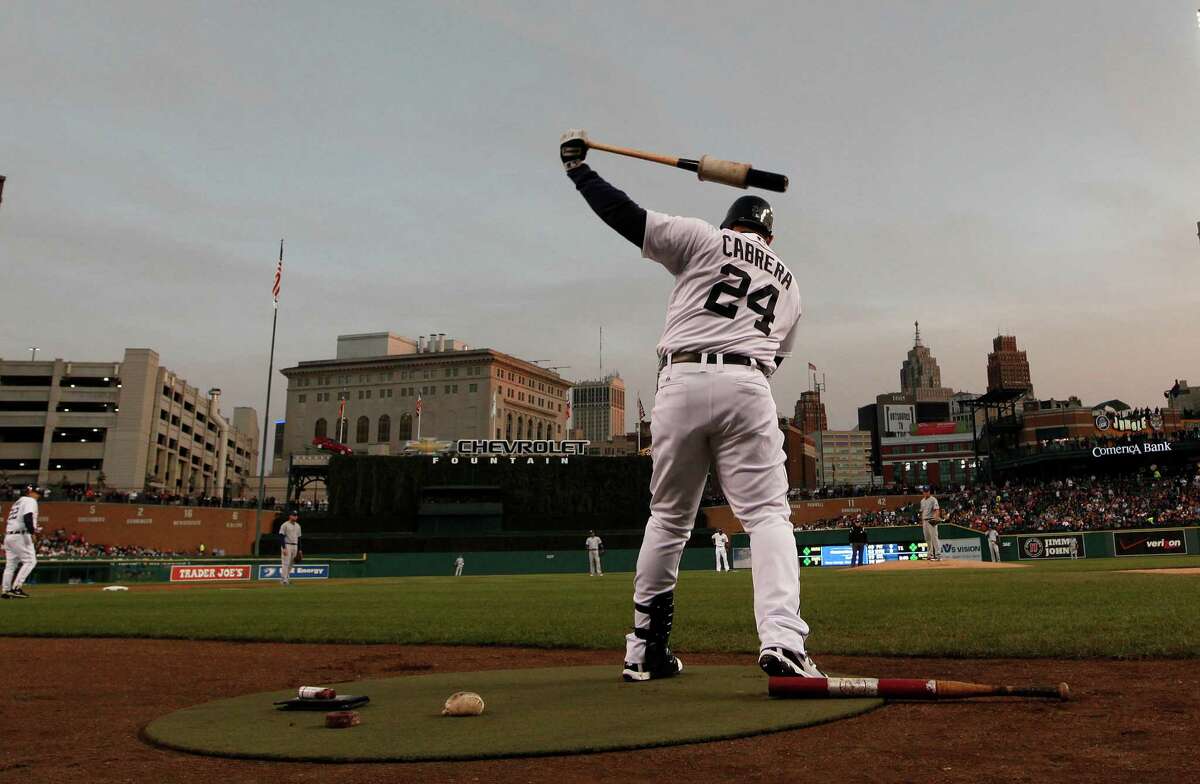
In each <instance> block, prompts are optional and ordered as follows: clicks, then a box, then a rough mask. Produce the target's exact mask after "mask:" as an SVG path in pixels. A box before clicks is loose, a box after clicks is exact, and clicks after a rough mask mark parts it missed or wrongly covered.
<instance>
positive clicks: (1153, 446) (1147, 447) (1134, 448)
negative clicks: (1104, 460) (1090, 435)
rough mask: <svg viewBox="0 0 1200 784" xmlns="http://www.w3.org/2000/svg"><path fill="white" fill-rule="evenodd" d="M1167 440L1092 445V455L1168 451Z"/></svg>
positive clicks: (1169, 447) (1169, 445)
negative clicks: (1145, 442)
mask: <svg viewBox="0 0 1200 784" xmlns="http://www.w3.org/2000/svg"><path fill="white" fill-rule="evenodd" d="M1170 451H1171V444H1170V442H1169V441H1159V442H1152V443H1147V444H1123V445H1121V446H1096V447H1092V457H1111V456H1113V455H1149V454H1154V453H1156V452H1170Z"/></svg>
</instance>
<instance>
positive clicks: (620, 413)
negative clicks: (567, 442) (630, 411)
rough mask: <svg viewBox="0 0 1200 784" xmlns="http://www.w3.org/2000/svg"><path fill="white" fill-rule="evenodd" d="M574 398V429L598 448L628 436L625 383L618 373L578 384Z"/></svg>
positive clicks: (573, 391) (572, 393)
mask: <svg viewBox="0 0 1200 784" xmlns="http://www.w3.org/2000/svg"><path fill="white" fill-rule="evenodd" d="M571 398H572V405H571V413H572V415H573V419H572V424H571V426H572V428H575V429H577V430H580V431H582V432H583V437H584V438H585V439H587V440H588V441H591V442H592V443H594V444H598V443H600V442H604V441H610V440H612V438H613V437H614V436H619V435H622V434H624V433H625V381H624V380H623V379H622V378H621V374H620V373H619V372H617V371H613V372H611V373H609V374H608V375H606V376H604V377H603V378H598V379H588V380H585V381H579V382H577V383H576V384H575V386H574V388H573V389H572V390H571ZM636 432H637V431H636V430H635V431H634V433H635V434H636Z"/></svg>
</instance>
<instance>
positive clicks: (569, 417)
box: [567, 400, 571, 424]
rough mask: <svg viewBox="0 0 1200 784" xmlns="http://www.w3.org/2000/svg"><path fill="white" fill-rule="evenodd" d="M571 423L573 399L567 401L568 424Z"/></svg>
mask: <svg viewBox="0 0 1200 784" xmlns="http://www.w3.org/2000/svg"><path fill="white" fill-rule="evenodd" d="M570 423H571V401H570V400H568V401H567V424H570Z"/></svg>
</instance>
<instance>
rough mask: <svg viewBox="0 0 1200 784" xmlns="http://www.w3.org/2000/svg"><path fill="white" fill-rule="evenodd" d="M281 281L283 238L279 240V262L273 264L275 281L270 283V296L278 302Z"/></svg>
mask: <svg viewBox="0 0 1200 784" xmlns="http://www.w3.org/2000/svg"><path fill="white" fill-rule="evenodd" d="M282 283H283V240H280V241H279V263H278V264H276V265H275V283H273V284H272V285H271V296H272V297H273V298H274V300H275V304H276V305H278V304H279V287H280V284H282Z"/></svg>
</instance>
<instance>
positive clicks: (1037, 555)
mask: <svg viewBox="0 0 1200 784" xmlns="http://www.w3.org/2000/svg"><path fill="white" fill-rule="evenodd" d="M1018 541H1019V542H1020V544H1019V545H1018V547H1017V555H1018V556H1019V557H1020V559H1021V560H1023V561H1028V560H1043V559H1047V558H1085V557H1087V554H1086V552H1085V551H1084V547H1083V534H1036V535H1033V536H1020V537H1018Z"/></svg>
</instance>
